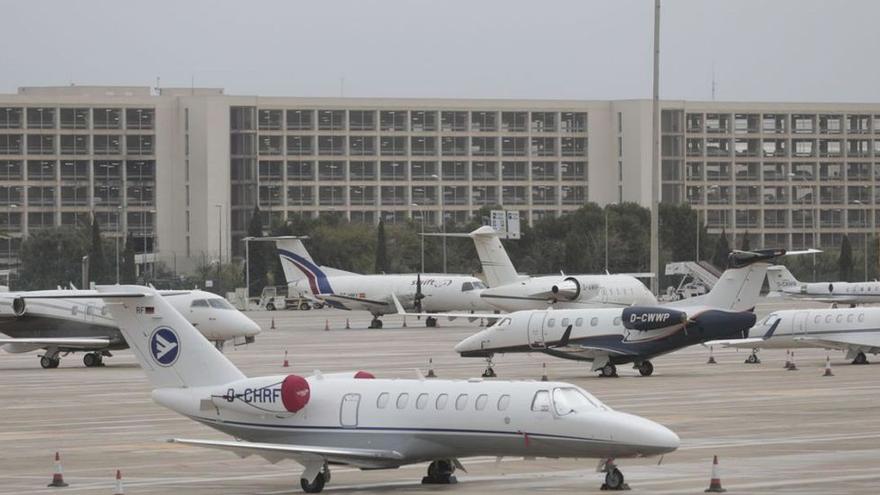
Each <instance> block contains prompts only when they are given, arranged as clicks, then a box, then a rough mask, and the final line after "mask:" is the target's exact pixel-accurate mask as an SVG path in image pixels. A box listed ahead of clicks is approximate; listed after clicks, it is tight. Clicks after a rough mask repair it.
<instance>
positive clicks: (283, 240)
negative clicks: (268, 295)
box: [275, 237, 349, 294]
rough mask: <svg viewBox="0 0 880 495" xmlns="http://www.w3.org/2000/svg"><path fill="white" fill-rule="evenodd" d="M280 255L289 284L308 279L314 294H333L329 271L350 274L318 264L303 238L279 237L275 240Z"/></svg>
mask: <svg viewBox="0 0 880 495" xmlns="http://www.w3.org/2000/svg"><path fill="white" fill-rule="evenodd" d="M275 246H276V249H277V250H278V256H279V257H280V258H281V267H282V268H283V269H284V277H285V278H286V279H287V283H288V284H292V283H294V282H298V281H300V280H308V283H309V288H310V289H311V291H312V294H332V293H333V289H331V288H330V283H329V282H328V280H327V275H328V271H329V272H330V273H331V275H342V274H349V273H348V272H344V271H342V270H334V269H329V270H328V271H325V269H324V267H321V266H318V264H317V263H315V260H313V259H312V256H311V255H310V254H309V252H308V250H306V246H305V244H303V242H302V238H299V237H279V238H277V239H276V240H275Z"/></svg>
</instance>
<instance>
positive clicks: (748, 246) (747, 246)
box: [739, 230, 752, 251]
mask: <svg viewBox="0 0 880 495" xmlns="http://www.w3.org/2000/svg"><path fill="white" fill-rule="evenodd" d="M739 248H740V249H742V250H743V251H750V250H751V249H752V245H751V243H750V242H749V231H748V230H747V231H746V233H745V234H743V236H742V241H741V242H740V245H739Z"/></svg>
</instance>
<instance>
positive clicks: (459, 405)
mask: <svg viewBox="0 0 880 495" xmlns="http://www.w3.org/2000/svg"><path fill="white" fill-rule="evenodd" d="M467 403H468V394H461V395H459V396H458V398H457V399H455V409H456V410H457V411H464V408H465V407H467Z"/></svg>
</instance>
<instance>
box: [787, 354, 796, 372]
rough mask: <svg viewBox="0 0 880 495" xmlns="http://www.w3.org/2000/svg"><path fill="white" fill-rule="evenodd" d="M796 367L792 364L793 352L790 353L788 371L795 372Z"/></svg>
mask: <svg viewBox="0 0 880 495" xmlns="http://www.w3.org/2000/svg"><path fill="white" fill-rule="evenodd" d="M797 370H798V367H797V365H796V364H794V351H791V362H790V363H789V364H788V371H797Z"/></svg>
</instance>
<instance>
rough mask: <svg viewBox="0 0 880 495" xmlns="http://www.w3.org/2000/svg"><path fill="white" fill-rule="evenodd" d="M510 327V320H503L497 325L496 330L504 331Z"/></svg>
mask: <svg viewBox="0 0 880 495" xmlns="http://www.w3.org/2000/svg"><path fill="white" fill-rule="evenodd" d="M509 326H510V318H501V321H499V322H498V323H496V324H495V329H496V330H504V329H506V328H507V327H509Z"/></svg>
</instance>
